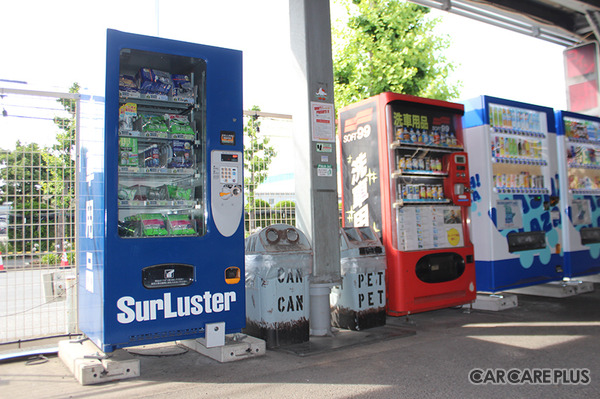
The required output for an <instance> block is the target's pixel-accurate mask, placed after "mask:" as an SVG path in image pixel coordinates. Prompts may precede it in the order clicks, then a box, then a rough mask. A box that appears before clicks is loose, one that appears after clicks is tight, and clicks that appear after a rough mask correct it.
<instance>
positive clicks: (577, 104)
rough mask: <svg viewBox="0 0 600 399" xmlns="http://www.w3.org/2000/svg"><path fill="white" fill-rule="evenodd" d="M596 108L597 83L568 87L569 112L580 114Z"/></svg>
mask: <svg viewBox="0 0 600 399" xmlns="http://www.w3.org/2000/svg"><path fill="white" fill-rule="evenodd" d="M597 106H598V81H597V80H596V79H594V80H590V81H588V82H583V83H578V84H574V85H571V86H569V111H573V112H582V111H585V110H589V109H593V108H596V107H597Z"/></svg>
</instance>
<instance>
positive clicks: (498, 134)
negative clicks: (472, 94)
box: [464, 96, 563, 292]
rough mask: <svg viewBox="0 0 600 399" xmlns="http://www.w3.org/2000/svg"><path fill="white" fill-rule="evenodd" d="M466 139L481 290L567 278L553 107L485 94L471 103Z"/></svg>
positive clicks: (467, 106)
mask: <svg viewBox="0 0 600 399" xmlns="http://www.w3.org/2000/svg"><path fill="white" fill-rule="evenodd" d="M464 137H465V147H466V150H467V153H468V154H469V166H470V172H471V189H472V193H471V196H472V205H471V208H470V219H471V223H470V227H471V237H473V244H474V245H475V265H476V269H477V289H478V290H479V291H481V292H498V291H503V290H508V289H511V288H518V287H525V286H531V285H537V284H541V283H545V282H550V281H554V280H560V279H562V277H563V256H562V245H561V243H562V238H561V216H560V209H559V207H560V205H559V191H558V190H559V185H558V182H559V180H560V179H559V174H558V164H557V161H556V133H555V128H554V111H553V110H552V109H551V108H547V107H541V106H537V105H532V104H526V103H521V102H516V101H510V100H505V99H500V98H495V97H490V96H480V97H477V98H475V99H472V100H469V101H466V102H465V117H464Z"/></svg>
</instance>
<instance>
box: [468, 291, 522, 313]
mask: <svg viewBox="0 0 600 399" xmlns="http://www.w3.org/2000/svg"><path fill="white" fill-rule="evenodd" d="M468 306H469V305H463V307H468ZM517 306H519V300H518V299H517V296H516V295H514V294H508V293H506V292H501V293H485V292H478V293H477V299H475V302H473V304H472V308H473V309H476V310H489V311H492V312H500V311H502V310H506V309H512V308H516V307H517Z"/></svg>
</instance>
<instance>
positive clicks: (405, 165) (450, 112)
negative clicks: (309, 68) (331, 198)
mask: <svg viewBox="0 0 600 399" xmlns="http://www.w3.org/2000/svg"><path fill="white" fill-rule="evenodd" d="M339 115H340V123H339V129H340V141H341V160H340V164H341V169H342V179H343V194H342V202H343V223H344V225H345V226H348V227H351V226H354V227H361V226H369V227H372V228H373V230H374V231H376V232H377V233H378V234H379V235H380V236H381V238H382V242H383V244H384V246H385V252H386V262H387V271H386V280H387V286H386V289H387V313H388V314H389V315H391V316H400V315H405V314H409V313H416V312H423V311H428V310H433V309H440V308H445V307H450V306H457V305H461V304H465V303H469V302H472V301H474V300H475V297H476V287H475V265H474V257H473V245H472V244H471V240H470V237H469V231H468V228H467V210H468V207H469V206H470V204H471V196H470V192H469V185H470V183H469V168H468V165H469V163H468V156H467V154H466V153H465V152H464V151H463V146H462V139H463V137H462V128H461V126H462V125H461V117H462V115H463V106H462V105H461V104H454V103H450V102H445V101H438V100H430V99H425V98H419V97H414V96H408V95H402V94H395V93H382V94H380V95H377V96H375V97H371V98H369V99H366V100H363V101H361V102H358V103H356V104H353V105H350V106H348V107H345V108H343V109H341V110H340V113H339Z"/></svg>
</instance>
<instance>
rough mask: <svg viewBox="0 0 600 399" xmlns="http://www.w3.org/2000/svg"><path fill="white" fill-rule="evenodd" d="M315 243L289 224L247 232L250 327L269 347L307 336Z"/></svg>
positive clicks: (247, 292) (247, 286) (297, 341)
mask: <svg viewBox="0 0 600 399" xmlns="http://www.w3.org/2000/svg"><path fill="white" fill-rule="evenodd" d="M312 263H313V254H312V248H311V246H310V243H309V241H308V239H307V238H306V236H305V235H304V234H303V233H302V232H301V231H300V230H298V229H297V228H295V227H293V226H291V225H288V224H274V225H271V226H267V227H265V228H263V229H262V230H260V231H259V232H257V233H254V234H252V235H251V236H249V237H248V238H246V328H245V330H244V332H245V333H246V334H249V335H252V336H254V337H257V338H260V339H263V340H265V342H266V346H267V348H275V347H279V346H283V345H290V344H296V343H302V342H308V340H309V337H310V328H309V315H310V304H309V298H310V293H309V289H310V284H309V275H310V273H311V271H312Z"/></svg>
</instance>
